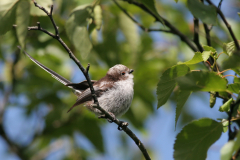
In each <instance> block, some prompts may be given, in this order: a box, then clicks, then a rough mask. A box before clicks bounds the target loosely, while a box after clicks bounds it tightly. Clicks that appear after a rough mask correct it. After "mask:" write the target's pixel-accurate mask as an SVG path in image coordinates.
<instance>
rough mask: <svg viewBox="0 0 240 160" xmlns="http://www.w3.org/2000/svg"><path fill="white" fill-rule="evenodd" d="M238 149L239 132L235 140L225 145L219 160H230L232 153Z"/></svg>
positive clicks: (239, 144)
mask: <svg viewBox="0 0 240 160" xmlns="http://www.w3.org/2000/svg"><path fill="white" fill-rule="evenodd" d="M239 147H240V132H238V134H237V136H236V140H235V141H234V140H230V141H229V142H228V143H227V144H225V145H224V146H223V147H222V149H221V151H220V153H221V160H226V159H231V157H232V155H233V153H234V152H236V151H237V150H238V149H239Z"/></svg>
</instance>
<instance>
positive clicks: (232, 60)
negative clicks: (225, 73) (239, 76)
mask: <svg viewBox="0 0 240 160" xmlns="http://www.w3.org/2000/svg"><path fill="white" fill-rule="evenodd" d="M235 53H239V52H235ZM239 67H240V56H238V55H237V54H233V55H232V56H230V57H229V58H228V59H226V60H225V61H224V62H223V68H224V69H230V68H231V69H236V68H239Z"/></svg>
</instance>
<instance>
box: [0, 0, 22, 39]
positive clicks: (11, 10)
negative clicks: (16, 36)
mask: <svg viewBox="0 0 240 160" xmlns="http://www.w3.org/2000/svg"><path fill="white" fill-rule="evenodd" d="M18 1H19V0H7V1H5V0H2V1H0V35H3V34H5V33H6V32H7V31H9V30H10V29H12V25H13V24H14V23H15V17H16V8H17V2H18Z"/></svg>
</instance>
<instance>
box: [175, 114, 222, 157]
mask: <svg viewBox="0 0 240 160" xmlns="http://www.w3.org/2000/svg"><path fill="white" fill-rule="evenodd" d="M221 134H222V124H221V123H219V122H216V121H214V120H212V119H209V118H202V119H199V120H195V121H192V122H191V123H189V124H188V125H186V126H185V127H184V128H183V129H182V131H181V132H180V133H179V134H178V135H177V138H176V141H175V144H174V159H175V160H183V159H194V160H204V159H206V156H207V150H208V148H209V147H210V146H211V145H212V144H213V143H214V142H216V141H217V140H218V139H219V138H220V136H221Z"/></svg>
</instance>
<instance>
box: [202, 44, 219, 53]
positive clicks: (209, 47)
mask: <svg viewBox="0 0 240 160" xmlns="http://www.w3.org/2000/svg"><path fill="white" fill-rule="evenodd" d="M202 47H203V49H204V50H205V51H211V52H213V53H214V52H217V51H216V49H215V48H213V47H211V46H206V45H203V46H202Z"/></svg>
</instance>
